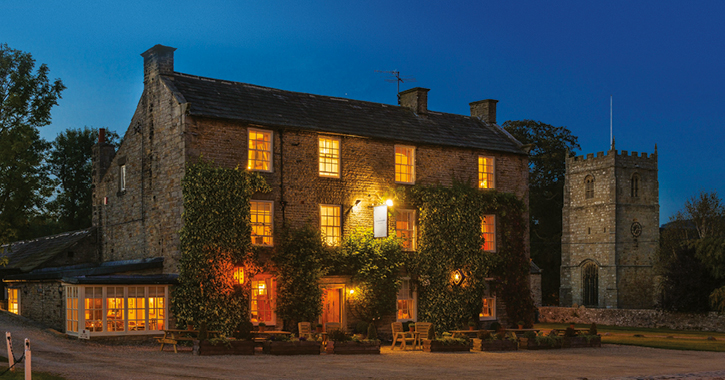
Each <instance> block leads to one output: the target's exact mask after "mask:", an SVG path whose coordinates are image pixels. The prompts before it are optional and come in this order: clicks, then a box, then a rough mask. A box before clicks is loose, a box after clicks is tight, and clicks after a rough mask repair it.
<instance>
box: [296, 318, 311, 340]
mask: <svg viewBox="0 0 725 380" xmlns="http://www.w3.org/2000/svg"><path fill="white" fill-rule="evenodd" d="M297 330H298V334H297V336H298V337H299V338H302V337H303V336H304V337H307V338H310V339H312V325H311V324H310V322H300V323H298V324H297Z"/></svg>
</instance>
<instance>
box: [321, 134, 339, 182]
mask: <svg viewBox="0 0 725 380" xmlns="http://www.w3.org/2000/svg"><path fill="white" fill-rule="evenodd" d="M319 148H320V149H319V156H320V158H319V161H320V177H330V178H340V139H338V138H334V137H322V136H320V138H319Z"/></svg>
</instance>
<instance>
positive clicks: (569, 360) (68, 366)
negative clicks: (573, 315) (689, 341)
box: [0, 312, 725, 380]
mask: <svg viewBox="0 0 725 380" xmlns="http://www.w3.org/2000/svg"><path fill="white" fill-rule="evenodd" d="M0 331H10V332H11V333H12V335H13V345H14V347H16V348H15V350H16V356H20V354H21V353H22V347H23V339H24V338H29V339H30V343H31V349H32V354H33V356H32V358H33V359H32V364H33V369H34V370H39V371H46V372H52V373H57V374H60V375H63V376H65V377H67V378H69V379H94V380H95V379H124V380H127V379H247V378H249V379H321V378H323V379H324V378H329V379H389V378H395V379H469V378H470V379H473V378H475V379H481V378H494V379H611V378H617V379H677V378H687V379H725V353H716V352H695V351H673V350H660V349H654V348H641V347H628V346H616V345H604V346H602V348H601V349H591V348H581V349H567V350H548V351H518V352H507V353H482V352H471V353H451V354H431V353H423V352H420V351H415V352H413V351H402V352H401V351H400V350H395V351H391V350H390V349H389V348H388V347H384V348H383V349H382V353H381V355H370V356H367V355H356V356H338V355H320V356H288V357H274V356H267V355H261V354H258V355H255V356H251V357H248V356H204V357H199V356H194V355H192V354H191V351H190V349H189V348H186V349H185V350H184V351H182V352H179V353H178V354H174V353H173V350H172V351H164V352H160V351H159V346H158V345H156V344H151V343H146V344H143V343H135V344H129V343H124V344H101V343H95V342H91V341H79V340H75V339H68V338H65V337H64V336H63V335H58V334H56V333H53V332H50V331H48V330H44V329H43V328H42V327H40V326H38V325H37V324H35V323H33V322H31V321H29V320H27V319H24V318H22V317H17V316H14V315H11V314H8V313H6V312H0ZM169 349H170V348H169ZM165 350H166V349H165ZM0 354H2V355H4V356H7V354H6V349H5V344H3V345H2V348H0Z"/></svg>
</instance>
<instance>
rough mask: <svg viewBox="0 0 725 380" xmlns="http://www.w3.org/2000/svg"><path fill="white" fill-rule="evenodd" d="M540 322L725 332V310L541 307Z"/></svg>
mask: <svg viewBox="0 0 725 380" xmlns="http://www.w3.org/2000/svg"><path fill="white" fill-rule="evenodd" d="M539 322H541V323H586V324H589V323H592V322H594V323H596V324H598V325H610V326H629V327H646V328H669V329H676V330H698V331H718V332H725V314H721V313H717V312H710V313H672V312H665V311H661V310H653V309H591V308H586V307H584V306H579V307H577V308H572V307H550V306H545V307H540V308H539Z"/></svg>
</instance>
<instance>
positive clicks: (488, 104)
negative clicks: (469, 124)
mask: <svg viewBox="0 0 725 380" xmlns="http://www.w3.org/2000/svg"><path fill="white" fill-rule="evenodd" d="M496 103H498V100H496V99H486V100H479V101H477V102H473V103H469V104H468V105H469V106H471V116H473V117H477V118H479V119H481V120H483V121H485V122H486V123H489V124H496Z"/></svg>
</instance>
